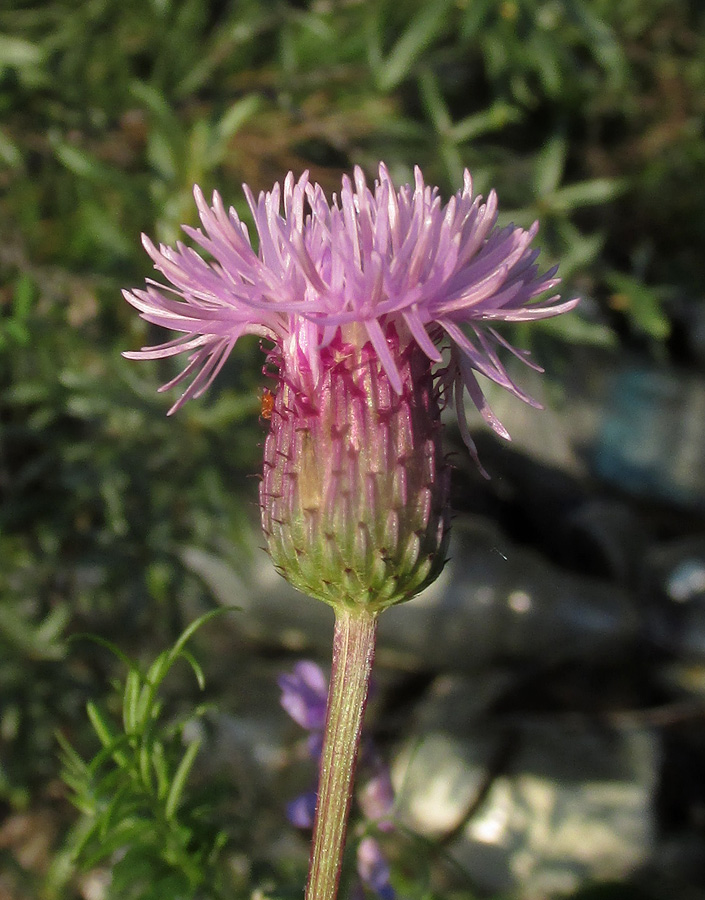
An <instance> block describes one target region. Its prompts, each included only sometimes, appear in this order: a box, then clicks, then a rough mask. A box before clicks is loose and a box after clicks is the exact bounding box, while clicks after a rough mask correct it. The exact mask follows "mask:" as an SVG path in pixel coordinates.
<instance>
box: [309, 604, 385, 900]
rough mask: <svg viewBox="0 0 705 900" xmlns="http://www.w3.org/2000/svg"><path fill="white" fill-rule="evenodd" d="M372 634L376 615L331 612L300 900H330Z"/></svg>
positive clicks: (357, 740) (345, 816)
mask: <svg viewBox="0 0 705 900" xmlns="http://www.w3.org/2000/svg"><path fill="white" fill-rule="evenodd" d="M376 633H377V615H376V613H372V612H368V611H363V612H360V611H358V610H356V611H355V612H349V611H342V612H336V617H335V634H334V637H333V665H332V668H331V675H330V687H329V688H328V710H327V713H326V728H325V733H324V739H323V751H322V753H321V768H320V776H319V782H318V801H317V804H316V820H315V822H314V826H313V846H312V848H311V860H310V863H309V873H308V884H307V885H306V900H335V896H336V894H337V892H338V882H339V880H340V869H341V865H342V861H343V848H344V846H345V831H346V828H347V823H348V812H349V810H350V801H351V798H352V785H353V775H354V773H355V762H356V759H357V750H358V747H359V745H360V733H361V731H362V717H363V715H364V712H365V704H366V703H367V691H368V688H369V684H370V673H371V671H372V660H373V658H374V652H375V636H376Z"/></svg>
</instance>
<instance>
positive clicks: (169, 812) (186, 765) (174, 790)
mask: <svg viewBox="0 0 705 900" xmlns="http://www.w3.org/2000/svg"><path fill="white" fill-rule="evenodd" d="M202 743H203V742H202V740H201V739H200V738H199V739H197V740H195V741H194V742H193V743H191V744H189V745H188V747H187V748H186V752H185V753H184V755H183V757H182V759H181V762H180V763H179V766H178V768H177V770H176V772H174V778H173V780H172V783H171V788H170V789H169V794H168V795H167V798H166V804H165V806H164V815H165V816H166V818H167V819H173V817H174V815H175V814H176V810H177V809H178V807H179V803H180V802H181V796H182V794H183V792H184V788H185V787H186V780H187V779H188V776H189V773H190V772H191V768H192V767H193V764H194V762H195V761H196V756H197V755H198V751H199V750H200V749H201V744H202Z"/></svg>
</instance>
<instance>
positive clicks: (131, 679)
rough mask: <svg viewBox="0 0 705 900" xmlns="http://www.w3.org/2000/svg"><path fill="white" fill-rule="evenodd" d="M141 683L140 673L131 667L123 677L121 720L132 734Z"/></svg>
mask: <svg viewBox="0 0 705 900" xmlns="http://www.w3.org/2000/svg"><path fill="white" fill-rule="evenodd" d="M141 683H142V679H141V678H140V673H139V672H138V671H137V670H136V669H135V668H133V667H131V668H130V671H129V672H128V673H127V678H126V679H125V692H124V694H123V701H122V721H123V725H124V728H125V731H126V732H127V734H134V733H135V732H136V730H137V722H138V719H137V706H138V703H139V699H140V686H141Z"/></svg>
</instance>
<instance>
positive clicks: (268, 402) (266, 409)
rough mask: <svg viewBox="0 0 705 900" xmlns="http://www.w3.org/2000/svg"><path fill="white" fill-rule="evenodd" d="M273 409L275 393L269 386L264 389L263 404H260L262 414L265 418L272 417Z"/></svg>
mask: <svg viewBox="0 0 705 900" xmlns="http://www.w3.org/2000/svg"><path fill="white" fill-rule="evenodd" d="M273 409H274V394H273V393H272V392H271V391H270V390H269V389H268V388H265V389H264V390H263V391H262V405H261V406H260V415H261V416H262V418H263V419H271V418H272V410H273Z"/></svg>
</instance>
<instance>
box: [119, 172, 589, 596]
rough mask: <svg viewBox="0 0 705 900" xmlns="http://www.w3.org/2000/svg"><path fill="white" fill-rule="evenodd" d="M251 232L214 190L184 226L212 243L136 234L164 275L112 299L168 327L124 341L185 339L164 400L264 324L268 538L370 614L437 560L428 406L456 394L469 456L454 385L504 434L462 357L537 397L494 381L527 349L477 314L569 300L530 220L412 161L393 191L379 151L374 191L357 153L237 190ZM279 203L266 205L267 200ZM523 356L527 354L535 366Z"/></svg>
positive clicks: (435, 459) (318, 591)
mask: <svg viewBox="0 0 705 900" xmlns="http://www.w3.org/2000/svg"><path fill="white" fill-rule="evenodd" d="M244 191H245V195H246V197H247V201H248V204H249V206H250V210H251V212H252V216H253V218H254V221H255V226H256V229H257V232H258V237H259V250H258V253H255V251H254V250H253V249H252V246H251V243H250V238H249V234H248V229H247V226H246V225H245V224H244V223H243V222H242V221H241V220H240V218H239V216H238V214H237V213H236V212H235V210H233V209H230V210H229V211H226V209H225V207H224V205H223V202H222V200H221V198H220V196H219V195H218V194H217V193H214V195H213V201H212V206H209V205H208V203H207V202H206V200H205V199H204V197H203V195H202V193H201V191H200V190H199V189H198V188H196V189H195V198H196V204H197V207H198V211H199V213H200V217H201V222H202V228H196V229H194V228H190V227H184V230H185V231H186V233H187V234H188V235H189V237H191V238H192V240H193V241H194V242H195V243H196V244H197V245H199V246H200V247H201V248H202V249H203V250H205V251H206V252H207V253H208V254H209V255H210V257H211V258H212V259H211V260H210V261H209V262H206V261H205V260H204V259H203V258H202V257H201V256H200V255H199V254H198V253H197V252H196V251H195V250H193V249H191V248H189V247H186V246H184V245H183V244H181V243H178V244H177V246H176V248H170V247H166V246H163V245H162V246H160V247H159V248H158V249H157V248H156V247H155V246H154V245H153V244H152V242H151V241H150V240H149V239H148V238H146V237H144V238H143V242H144V246H145V248H146V250H147V252H148V253H149V255H150V256H151V257H152V259H153V261H154V265H155V268H156V269H157V270H158V271H160V272H161V273H162V275H163V276H164V277H165V278H166V279H167V280H168V281H169V282H170V283H171V285H170V286H166V287H165V286H163V285H159V284H157V283H155V282H149V283H148V285H147V288H146V290H134V291H131V292H125V297H126V298H127V300H128V301H129V302H130V303H132V304H133V305H134V306H135V307H136V308H137V309H138V310H139V311H140V314H141V316H142V317H143V318H144V319H145V320H146V321H148V322H151V323H153V324H156V325H160V326H162V327H164V328H169V329H171V330H173V331H177V332H181V336H179V337H176V338H175V339H172V340H169V341H167V342H166V343H163V344H159V345H158V346H154V347H147V348H144V349H142V350H139V351H137V352H135V353H128V354H125V355H126V356H129V357H132V358H137V359H157V358H162V357H168V356H174V355H176V354H179V353H182V352H189V353H190V356H189V360H188V364H187V365H186V367H185V368H184V370H183V371H182V372H181V373H180V374H179V375H178V376H177V377H176V378H174V379H173V380H172V381H171V382H169V383H168V384H166V385H164V386H163V387H162V389H161V390H168V389H170V388H171V387H173V386H176V385H177V384H182V383H185V382H188V379H189V378H190V379H191V380H190V383H188V386H187V387H186V389H185V390H184V392H183V393H182V395H181V397H180V398H179V399H178V400H177V401H176V403H175V404H174V405H173V406H172V408H171V410H170V412H174V411H175V410H176V409H178V408H179V407H180V406H181V405H182V404H183V403H185V402H186V400H188V399H189V398H191V397H197V396H199V395H201V394H202V393H203V392H204V391H205V390H206V389H207V388H208V386H209V385H210V384H211V382H212V381H213V379H214V378H215V377H216V375H217V374H218V372H219V371H220V369H221V368H222V366H223V365H224V363H225V361H226V360H227V357H228V356H229V354H230V352H231V350H232V349H233V347H234V346H235V344H236V343H237V341H238V339H239V338H240V337H241V336H242V335H244V334H256V335H259V336H260V337H261V338H263V339H266V340H267V341H271V342H272V344H273V347H272V349H271V350H270V351H269V353H268V357H267V360H268V363H269V364H270V366H271V367H273V368H274V369H275V370H276V375H277V380H278V385H277V390H276V396H275V397H274V404H273V409H272V412H271V419H270V433H269V436H268V437H267V440H266V443H265V452H264V457H265V463H264V477H263V481H262V486H261V492H260V499H261V508H262V522H263V527H264V531H265V534H266V536H267V540H268V545H269V551H270V555H271V556H272V559H273V561H274V563H275V565H276V566H277V567H278V568H279V571H280V572H281V573H282V574H283V575H284V576H285V577H286V578H288V579H289V580H290V581H291V582H292V583H293V584H294V585H295V586H296V587H298V588H299V589H301V590H303V591H305V592H307V593H310V594H313V595H314V596H317V597H319V598H320V599H323V600H325V601H326V602H328V603H330V604H331V605H333V606H334V607H336V608H342V607H347V608H355V607H356V606H357V605H359V604H363V605H365V606H366V607H368V608H369V609H371V610H373V611H379V610H380V609H383V608H384V607H386V606H388V605H390V604H392V603H396V602H399V601H400V600H405V599H408V598H409V597H410V596H413V595H414V594H415V593H417V592H418V591H419V590H421V589H422V588H423V587H424V586H425V585H426V584H428V583H429V582H430V581H431V580H432V579H433V578H434V577H435V576H436V575H437V574H438V572H439V571H440V568H441V566H442V563H443V555H444V547H445V541H446V536H447V530H448V481H449V479H448V471H447V466H446V462H445V457H444V454H443V450H442V446H441V426H440V411H441V407H442V406H443V405H444V404H445V403H447V402H451V401H454V403H455V408H456V410H457V416H458V422H459V426H460V430H461V433H462V435H463V438H464V440H465V442H466V444H467V445H468V447H469V449H470V451H471V452H472V453H473V455H474V456H475V458H477V457H476V453H475V448H474V445H473V442H472V439H471V437H470V434H469V430H468V425H467V420H466V416H465V406H464V395H465V392H467V394H468V395H469V396H470V398H471V400H472V401H473V402H474V404H475V405H476V406H477V408H478V409H479V410H480V412H481V414H482V415H483V417H484V418H485V420H486V422H487V423H488V424H489V425H490V427H491V428H493V429H494V430H495V431H496V432H497V433H498V434H500V435H501V436H503V437H505V438H508V437H509V435H508V433H507V431H506V429H505V428H504V427H503V426H502V424H501V423H500V422H499V421H498V419H497V418H496V417H495V416H494V414H493V413H492V411H491V409H490V408H489V406H488V404H487V401H486V399H485V397H484V396H483V394H482V390H481V388H480V385H479V384H478V381H477V379H476V374H475V373H476V372H479V373H481V374H482V375H484V376H485V377H487V378H489V379H490V380H492V381H494V382H496V383H497V384H499V385H501V386H502V387H504V388H506V389H507V390H509V391H510V392H511V393H512V394H514V395H515V396H517V397H518V398H520V399H522V400H524V401H526V402H527V403H531V404H532V405H535V406H536V405H538V404H536V402H535V401H534V400H532V399H531V398H530V397H529V396H527V395H526V394H525V393H524V392H523V391H522V390H521V389H520V388H519V387H518V386H517V385H516V384H515V383H514V382H513V381H512V379H511V378H510V376H509V374H508V372H507V369H506V368H505V366H504V364H503V363H502V361H501V360H500V357H499V354H498V350H499V349H500V348H504V349H505V350H507V351H509V352H510V353H513V354H514V355H515V356H517V357H518V358H519V359H520V360H522V361H523V362H525V363H527V364H528V365H531V366H533V363H531V362H530V360H529V359H528V354H527V353H526V352H524V351H521V350H517V349H515V348H513V347H512V346H511V345H510V344H509V343H508V342H507V341H506V340H505V338H503V337H502V336H501V335H500V334H499V333H498V332H497V331H496V330H495V329H494V327H492V323H493V322H497V321H509V322H523V321H529V320H534V319H542V318H546V317H549V316H555V315H558V314H560V313H562V312H565V311H567V310H569V309H572V308H573V306H574V305H575V303H576V302H577V301H575V300H570V301H567V302H559V300H560V298H559V297H558V296H556V295H551V296H548V297H547V298H546V297H545V295H546V292H548V291H550V290H551V289H552V288H553V287H555V285H556V284H557V283H558V279H557V278H556V270H555V269H551V270H550V271H548V272H545V273H544V274H540V273H539V270H538V266H537V265H536V258H537V256H538V250H535V249H532V248H531V242H532V240H533V238H534V236H535V234H536V231H537V225H536V224H534V225H533V226H532V227H531V228H530V229H529V230H528V231H525V230H523V229H521V228H518V227H515V226H513V225H510V226H507V227H506V228H501V229H500V228H497V227H495V223H496V218H497V198H496V196H495V194H494V192H493V191H492V192H490V194H489V196H488V198H487V201H486V202H482V200H481V198H480V197H473V193H472V181H471V178H470V175H469V173H468V172H467V171H466V172H465V176H464V184H463V189H462V190H461V191H459V192H458V193H457V194H456V195H455V196H454V197H452V198H451V199H450V201H449V202H448V203H447V204H446V205H445V206H443V205H442V204H441V199H440V197H439V194H438V190H437V188H430V187H427V186H425V184H424V181H423V177H422V174H421V172H420V170H419V169H418V168H417V169H416V170H415V181H414V185H413V187H412V186H410V185H405V186H403V187H401V188H400V189H396V188H395V186H394V184H393V183H392V180H391V177H390V175H389V172H388V170H387V168H386V167H385V166H384V165H383V164H381V165H380V167H379V178H378V180H377V181H375V184H374V187H373V189H372V190H371V189H370V188H369V187H368V185H367V183H366V181H365V177H364V175H363V173H362V170H361V169H359V168H356V169H355V172H354V182H351V181H350V179H349V178H347V177H344V178H343V183H342V190H341V193H340V196H339V197H336V196H335V195H334V196H333V199H332V202H329V201H328V200H327V198H326V197H325V195H324V192H323V190H322V188H321V187H320V186H319V185H315V184H310V183H309V181H308V175H307V173H304V175H302V176H301V178H299V180H298V181H296V180H295V178H294V176H293V175H292V174H291V173H289V175H288V176H287V178H286V180H285V182H284V187H283V190H282V189H281V188H280V186H279V184H275V185H274V187H273V189H272V190H271V192H269V193H260V195H259V197H258V198H257V199H255V198H254V196H253V195H252V193H251V191H250V190H249V188H248V187H247V186H245V187H244ZM282 201H283V212H282ZM534 368H538V367H536V366H534Z"/></svg>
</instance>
